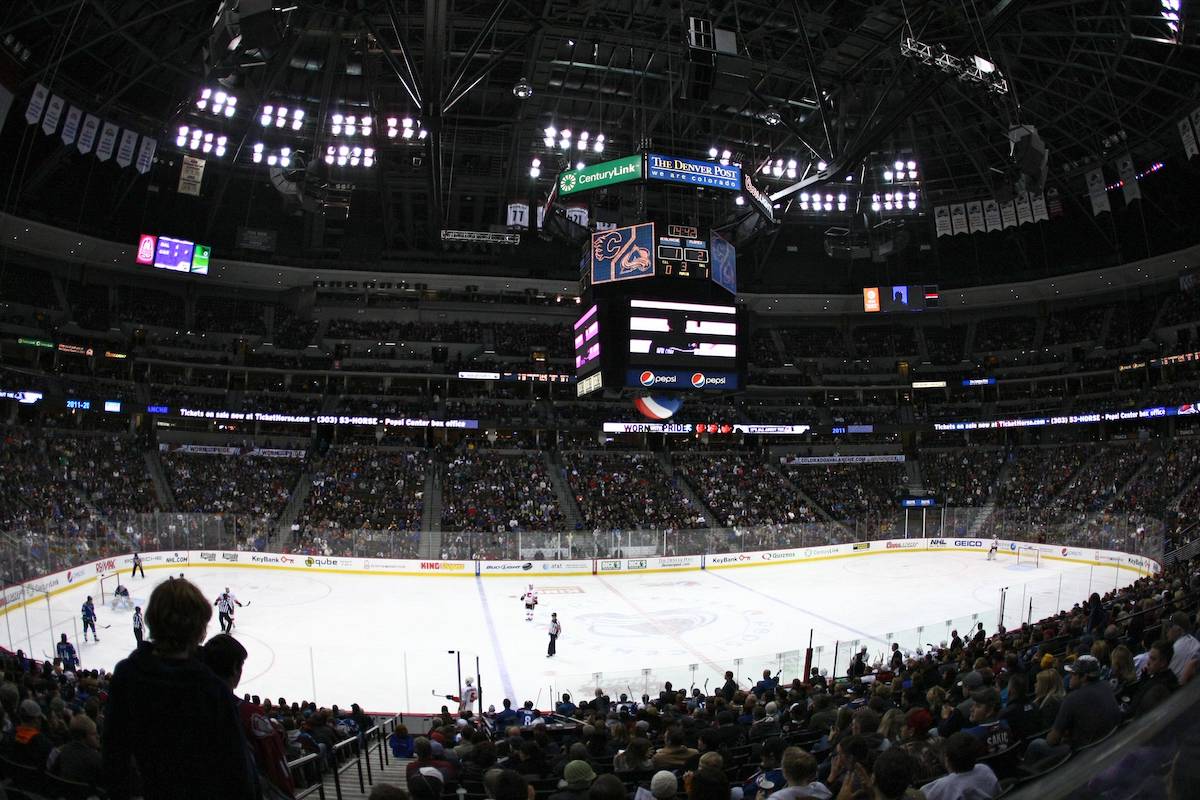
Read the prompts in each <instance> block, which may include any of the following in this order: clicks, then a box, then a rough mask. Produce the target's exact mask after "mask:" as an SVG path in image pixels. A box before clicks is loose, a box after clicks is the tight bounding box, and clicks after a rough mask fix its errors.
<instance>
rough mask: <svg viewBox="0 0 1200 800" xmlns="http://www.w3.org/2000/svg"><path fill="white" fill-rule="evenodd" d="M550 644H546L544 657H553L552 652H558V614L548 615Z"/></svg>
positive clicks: (560, 626) (560, 627) (560, 631)
mask: <svg viewBox="0 0 1200 800" xmlns="http://www.w3.org/2000/svg"><path fill="white" fill-rule="evenodd" d="M548 632H549V634H550V644H549V645H547V646H546V658H554V654H555V653H556V652H558V647H557V643H558V635H559V634H560V633H562V625H559V624H558V614H557V613H553V614H551V615H550V628H549V631H548Z"/></svg>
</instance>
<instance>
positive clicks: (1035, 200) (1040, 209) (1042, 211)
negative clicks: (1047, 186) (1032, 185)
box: [1029, 192, 1050, 222]
mask: <svg viewBox="0 0 1200 800" xmlns="http://www.w3.org/2000/svg"><path fill="white" fill-rule="evenodd" d="M1029 205H1030V207H1031V208H1032V209H1033V221H1034V222H1041V221H1042V220H1049V219H1050V215H1049V214H1048V213H1047V212H1046V195H1044V194H1042V193H1041V192H1038V193H1037V194H1033V193H1030V195H1029Z"/></svg>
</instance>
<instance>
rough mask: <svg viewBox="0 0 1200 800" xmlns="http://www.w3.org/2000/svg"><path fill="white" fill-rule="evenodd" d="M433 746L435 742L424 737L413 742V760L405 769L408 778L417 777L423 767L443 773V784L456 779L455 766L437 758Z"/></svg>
mask: <svg viewBox="0 0 1200 800" xmlns="http://www.w3.org/2000/svg"><path fill="white" fill-rule="evenodd" d="M433 745H434V742H431V741H430V740H429V739H427V738H425V737H424V736H418V737H417V739H416V741H414V742H413V760H412V761H410V762H408V765H407V766H406V767H405V768H404V774H405V775H406V776H412V775H416V774H417V772H418V771H419V770H420V769H421V768H422V767H433V768H434V769H436V770H437V771H438V772H440V773H442V781H443V783H445V782H448V781H451V780H453V779H454V777H455V772H454V765H453V764H451V763H450V762H449V761H446V760H445V759H443V758H438V757H435V755H434V752H433ZM443 752H444V751H443ZM410 790H411V784H410Z"/></svg>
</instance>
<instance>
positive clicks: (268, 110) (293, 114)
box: [258, 105, 304, 131]
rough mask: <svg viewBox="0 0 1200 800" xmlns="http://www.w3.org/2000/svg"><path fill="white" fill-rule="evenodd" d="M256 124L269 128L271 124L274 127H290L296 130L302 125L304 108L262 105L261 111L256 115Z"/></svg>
mask: <svg viewBox="0 0 1200 800" xmlns="http://www.w3.org/2000/svg"><path fill="white" fill-rule="evenodd" d="M258 124H260V125H262V126H263V127H264V128H270V127H271V126H272V125H273V126H275V127H276V128H291V129H292V130H294V131H298V130H300V128H301V127H303V125H304V109H302V108H288V107H287V106H276V105H267V106H263V107H262V112H261V113H260V114H259V116H258Z"/></svg>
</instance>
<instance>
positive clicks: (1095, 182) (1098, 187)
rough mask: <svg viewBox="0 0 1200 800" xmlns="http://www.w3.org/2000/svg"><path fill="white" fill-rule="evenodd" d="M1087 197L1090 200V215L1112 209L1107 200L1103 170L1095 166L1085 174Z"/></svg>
mask: <svg viewBox="0 0 1200 800" xmlns="http://www.w3.org/2000/svg"><path fill="white" fill-rule="evenodd" d="M1087 187H1088V197H1089V198H1090V199H1091V201H1092V216H1099V215H1100V214H1101V213H1103V212H1105V211H1112V206H1111V205H1110V204H1109V202H1108V187H1107V186H1106V185H1105V183H1104V170H1103V169H1102V168H1100V167H1096V168H1095V169H1094V170H1092V171H1091V172H1089V173H1088V174H1087Z"/></svg>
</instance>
